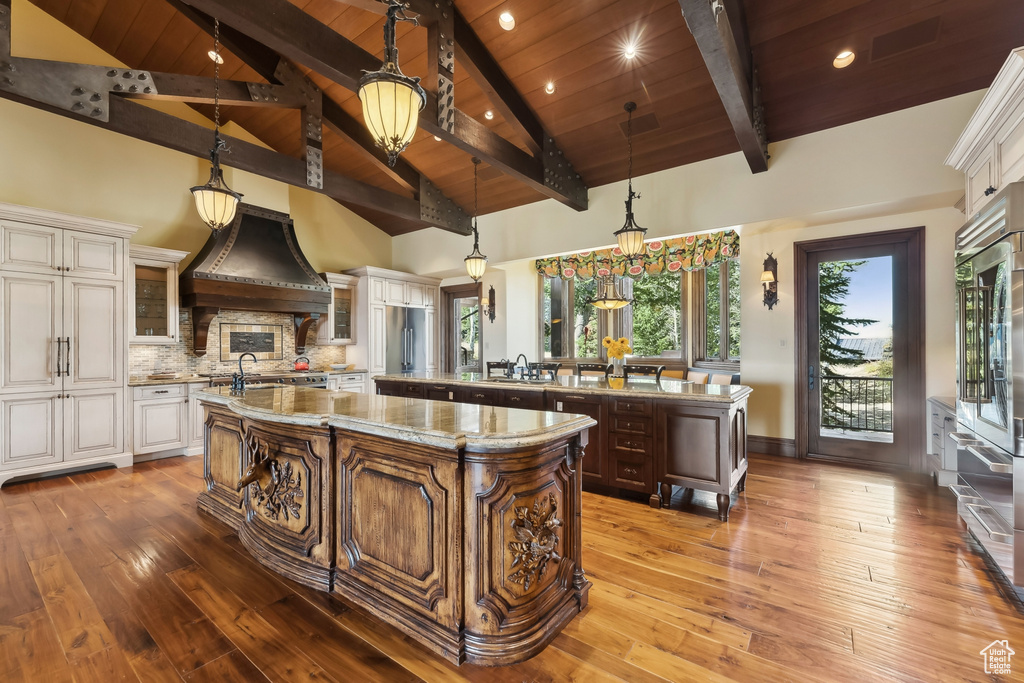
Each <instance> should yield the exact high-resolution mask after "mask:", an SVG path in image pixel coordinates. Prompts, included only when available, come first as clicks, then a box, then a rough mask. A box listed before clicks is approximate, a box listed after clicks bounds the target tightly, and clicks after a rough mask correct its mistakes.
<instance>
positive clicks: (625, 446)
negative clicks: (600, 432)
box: [608, 433, 654, 457]
mask: <svg viewBox="0 0 1024 683" xmlns="http://www.w3.org/2000/svg"><path fill="white" fill-rule="evenodd" d="M608 450H609V451H618V452H620V455H623V454H624V455H628V454H630V453H631V454H633V457H639V456H642V455H645V454H652V453H654V439H652V438H651V437H649V436H634V435H632V434H615V433H612V434H609V435H608Z"/></svg>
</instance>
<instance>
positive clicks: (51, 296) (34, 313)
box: [0, 272, 64, 393]
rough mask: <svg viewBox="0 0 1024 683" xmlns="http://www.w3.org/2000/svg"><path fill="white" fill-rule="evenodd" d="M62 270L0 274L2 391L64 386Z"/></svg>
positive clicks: (35, 390)
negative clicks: (55, 273) (59, 360)
mask: <svg viewBox="0 0 1024 683" xmlns="http://www.w3.org/2000/svg"><path fill="white" fill-rule="evenodd" d="M61 283H62V278H61V277H60V276H58V275H35V274H31V273H10V272H3V273H0V296H2V297H3V298H2V301H0V345H2V354H0V390H2V391H3V392H4V393H9V392H39V391H45V390H57V389H60V388H62V387H63V383H62V375H63V372H64V370H63V368H64V361H63V360H62V361H61V364H60V366H59V367H58V364H57V359H58V355H59V354H62V353H63V351H64V349H63V341H62V328H61V310H62V304H61V301H62V299H63V295H64V291H63V287H62V286H61Z"/></svg>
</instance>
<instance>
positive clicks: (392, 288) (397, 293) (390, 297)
mask: <svg viewBox="0 0 1024 683" xmlns="http://www.w3.org/2000/svg"><path fill="white" fill-rule="evenodd" d="M405 285H406V283H405V282H402V281H401V280H385V281H384V303H386V304H387V305H388V306H404V305H405V303H406V292H405Z"/></svg>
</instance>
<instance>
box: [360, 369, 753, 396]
mask: <svg viewBox="0 0 1024 683" xmlns="http://www.w3.org/2000/svg"><path fill="white" fill-rule="evenodd" d="M373 379H374V380H375V381H384V382H387V381H392V382H418V383H422V384H431V383H443V384H454V385H463V386H467V385H471V386H475V387H484V386H487V387H494V388H502V389H516V390H523V391H540V392H544V391H549V392H566V393H579V392H586V393H592V394H601V395H605V396H621V397H633V398H668V399H678V400H684V401H700V402H722V403H733V402H735V401H739V400H742V399H744V398H746V397H747V396H748V395H749V394H750V392H751V389H750V387H748V386H744V385H720V384H694V383H693V382H689V381H687V380H680V379H675V378H671V377H663V378H661V380H660V381H655V380H654V379H653V378H649V377H633V378H630V379H628V380H624V381H623V382H622V386H616V385H613V384H611V382H614V378H613V379H612V380H608V379H605V378H604V377H576V376H575V375H558V376H557V377H556V378H555V379H554V380H548V381H537V380H527V381H523V380H508V379H506V378H503V377H489V378H488V377H485V376H484V375H482V374H480V373H476V372H464V373H457V374H449V373H440V372H418V373H412V372H410V373H401V374H395V375H377V376H375V377H374V378H373Z"/></svg>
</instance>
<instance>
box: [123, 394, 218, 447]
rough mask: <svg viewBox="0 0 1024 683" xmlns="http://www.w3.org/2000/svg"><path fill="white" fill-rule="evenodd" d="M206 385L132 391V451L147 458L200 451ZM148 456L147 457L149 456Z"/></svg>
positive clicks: (203, 432) (202, 437)
mask: <svg viewBox="0 0 1024 683" xmlns="http://www.w3.org/2000/svg"><path fill="white" fill-rule="evenodd" d="M205 388H206V385H205V384H162V385H157V386H145V387H135V388H134V389H133V391H132V453H134V454H135V455H136V456H139V455H142V456H149V458H166V457H172V456H175V455H186V454H187V455H198V454H200V453H202V452H203V441H204V438H205V432H206V429H205V424H204V423H205V416H204V414H203V405H202V403H201V402H200V401H199V398H198V396H197V395H196V394H197V393H198V392H199V391H200V390H202V389H205ZM149 458H147V459H149Z"/></svg>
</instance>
